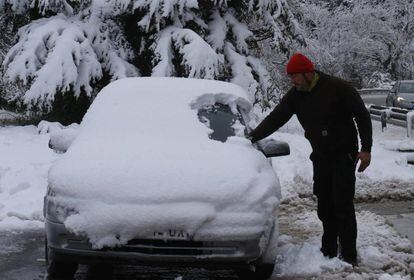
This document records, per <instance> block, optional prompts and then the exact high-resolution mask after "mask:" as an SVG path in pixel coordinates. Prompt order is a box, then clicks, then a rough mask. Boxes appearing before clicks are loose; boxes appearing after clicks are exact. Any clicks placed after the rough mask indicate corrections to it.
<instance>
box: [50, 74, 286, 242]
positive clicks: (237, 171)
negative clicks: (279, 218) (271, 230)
mask: <svg viewBox="0 0 414 280" xmlns="http://www.w3.org/2000/svg"><path fill="white" fill-rule="evenodd" d="M217 101H218V102H220V103H224V104H228V105H229V106H230V108H232V110H235V109H236V107H237V106H236V105H238V106H239V107H241V108H244V109H245V110H249V109H250V107H251V103H250V102H249V101H248V100H247V94H246V93H245V92H244V90H243V89H241V88H240V87H238V86H236V85H233V84H230V83H224V82H217V81H207V80H195V79H177V78H175V79H174V78H128V79H123V80H119V81H117V82H114V83H112V84H110V85H108V86H107V87H105V88H104V89H103V90H102V91H101V92H100V93H99V94H98V96H97V98H96V99H95V100H94V102H93V104H92V105H91V107H90V108H89V110H88V112H87V114H86V115H85V117H84V120H83V121H82V123H81V126H80V132H79V135H78V136H77V138H76V139H75V140H74V142H73V144H72V145H71V146H70V147H69V149H68V151H67V153H66V154H65V155H64V156H63V157H62V159H61V160H59V161H57V162H56V163H55V164H54V166H53V167H52V168H51V170H50V172H49V186H50V187H51V188H52V189H53V192H54V193H56V199H57V200H59V199H60V202H59V203H61V204H63V205H65V204H66V206H67V207H68V208H71V209H75V210H76V212H78V214H75V215H72V216H69V217H68V218H67V220H66V222H65V225H66V226H67V227H68V228H69V229H71V230H73V231H74V232H78V233H82V234H86V235H87V236H88V237H89V239H90V240H91V242H92V243H93V244H94V246H96V247H102V246H113V245H116V244H119V243H125V242H126V241H128V240H129V239H131V238H134V237H137V235H138V236H141V237H145V236H148V235H149V236H151V234H152V233H153V231H154V230H157V231H163V230H168V229H171V228H177V227H178V228H179V229H181V230H186V231H187V232H190V233H191V234H196V236H197V238H202V239H204V240H206V239H209V238H213V236H214V235H215V233H217V231H214V230H211V228H209V229H205V228H204V230H203V229H202V226H204V225H206V224H210V226H211V227H216V228H217V229H219V231H220V236H221V237H222V238H223V236H224V237H226V238H230V239H232V240H234V239H237V238H247V237H248V238H253V237H257V236H258V235H260V234H261V233H262V232H263V231H264V230H265V227H266V225H267V226H268V225H269V223H268V219H269V217H271V215H273V213H274V209H275V207H276V206H277V204H278V196H279V195H280V188H279V182H278V179H277V177H276V174H275V173H274V171H273V169H272V167H271V166H270V164H269V163H268V161H267V160H266V159H265V157H264V156H263V154H262V153H261V152H259V151H258V150H256V149H255V148H254V147H253V146H252V145H251V143H250V141H249V140H247V139H245V138H244V137H236V136H234V137H230V138H229V139H227V141H226V142H224V143H223V142H219V141H215V140H212V139H210V138H209V137H208V135H209V133H211V130H210V129H209V128H208V127H207V126H206V125H205V124H203V123H202V122H200V120H199V118H198V116H197V109H198V108H200V107H202V106H205V105H208V104H214V103H215V102H217ZM203 232H204V233H203ZM215 238H216V237H215Z"/></svg>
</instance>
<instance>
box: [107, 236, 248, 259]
mask: <svg viewBox="0 0 414 280" xmlns="http://www.w3.org/2000/svg"><path fill="white" fill-rule="evenodd" d="M240 245H241V243H240V242H198V241H181V240H180V241H163V240H145V239H134V240H131V241H130V242H128V244H126V245H123V246H122V247H118V248H111V249H109V250H111V251H117V252H134V253H142V254H148V255H186V256H197V255H202V256H208V255H234V254H236V253H237V252H238V251H239V247H240Z"/></svg>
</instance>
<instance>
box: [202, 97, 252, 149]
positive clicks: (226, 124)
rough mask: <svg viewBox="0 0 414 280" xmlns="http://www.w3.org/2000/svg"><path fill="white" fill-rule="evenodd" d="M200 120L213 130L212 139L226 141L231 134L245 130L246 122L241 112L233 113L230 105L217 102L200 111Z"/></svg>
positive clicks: (238, 133)
mask: <svg viewBox="0 0 414 280" xmlns="http://www.w3.org/2000/svg"><path fill="white" fill-rule="evenodd" d="M198 118H199V120H200V121H201V122H202V123H204V124H205V125H206V126H207V127H209V128H210V129H211V130H212V131H213V132H212V133H211V134H210V135H209V137H210V139H213V140H217V141H221V142H226V140H227V138H229V137H230V136H235V135H238V136H240V134H241V133H243V131H244V122H243V119H242V117H241V114H240V113H236V114H235V113H233V112H232V111H231V109H230V107H229V106H228V105H224V104H220V103H216V104H214V105H210V106H206V107H204V108H202V109H200V110H199V111H198Z"/></svg>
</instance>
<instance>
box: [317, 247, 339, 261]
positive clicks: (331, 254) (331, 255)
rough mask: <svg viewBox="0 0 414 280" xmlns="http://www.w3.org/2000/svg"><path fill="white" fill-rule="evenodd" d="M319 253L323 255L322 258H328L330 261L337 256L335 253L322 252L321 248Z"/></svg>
mask: <svg viewBox="0 0 414 280" xmlns="http://www.w3.org/2000/svg"><path fill="white" fill-rule="evenodd" d="M321 252H322V254H323V256H324V257H328V258H330V259H332V258H335V257H336V256H337V254H336V253H334V252H327V251H326V250H324V249H322V248H321Z"/></svg>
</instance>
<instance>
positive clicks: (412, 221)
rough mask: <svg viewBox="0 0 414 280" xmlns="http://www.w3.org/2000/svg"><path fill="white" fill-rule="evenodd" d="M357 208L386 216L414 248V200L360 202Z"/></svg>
mask: <svg viewBox="0 0 414 280" xmlns="http://www.w3.org/2000/svg"><path fill="white" fill-rule="evenodd" d="M356 208H357V209H359V210H367V211H370V212H373V213H375V214H378V215H381V216H384V217H385V218H386V219H387V221H388V222H389V223H390V224H392V225H393V227H394V228H395V229H396V230H397V231H398V233H399V234H400V235H401V236H404V237H407V238H408V239H409V240H410V241H411V247H412V248H413V249H414V201H381V202H378V203H360V204H358V205H356Z"/></svg>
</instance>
